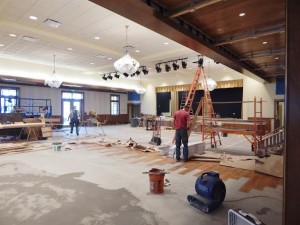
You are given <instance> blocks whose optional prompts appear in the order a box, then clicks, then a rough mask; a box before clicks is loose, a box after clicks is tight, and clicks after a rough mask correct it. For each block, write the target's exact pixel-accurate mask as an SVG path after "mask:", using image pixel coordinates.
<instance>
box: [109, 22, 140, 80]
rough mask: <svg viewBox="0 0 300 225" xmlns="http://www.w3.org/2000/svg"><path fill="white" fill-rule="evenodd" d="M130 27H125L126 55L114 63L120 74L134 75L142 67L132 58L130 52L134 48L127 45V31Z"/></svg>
mask: <svg viewBox="0 0 300 225" xmlns="http://www.w3.org/2000/svg"><path fill="white" fill-rule="evenodd" d="M128 27H129V26H128V25H125V28H126V46H125V47H124V48H125V55H124V56H123V57H122V58H120V59H118V60H117V61H116V62H115V63H114V67H115V69H116V70H117V71H118V72H120V73H123V74H124V73H127V74H133V73H135V72H136V71H137V70H138V68H139V67H140V63H139V62H138V61H136V60H135V59H133V58H131V57H130V55H129V52H128V49H129V48H132V46H129V45H128V43H127V31H128Z"/></svg>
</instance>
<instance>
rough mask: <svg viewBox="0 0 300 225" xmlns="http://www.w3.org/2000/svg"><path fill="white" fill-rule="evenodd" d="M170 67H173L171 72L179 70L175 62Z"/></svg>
mask: <svg viewBox="0 0 300 225" xmlns="http://www.w3.org/2000/svg"><path fill="white" fill-rule="evenodd" d="M172 66H173V70H178V69H179V65H178V64H177V61H176V62H173V63H172Z"/></svg>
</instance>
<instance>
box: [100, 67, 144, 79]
mask: <svg viewBox="0 0 300 225" xmlns="http://www.w3.org/2000/svg"><path fill="white" fill-rule="evenodd" d="M141 72H143V73H144V75H147V74H148V73H149V71H148V69H147V67H146V66H140V67H139V68H138V70H137V71H136V72H135V73H132V74H128V73H119V72H118V71H113V72H108V73H104V74H102V79H103V80H108V79H109V80H112V79H113V78H117V79H120V76H121V75H122V74H123V75H124V77H126V78H127V77H129V75H130V77H134V76H135V75H137V76H139V75H140V74H141Z"/></svg>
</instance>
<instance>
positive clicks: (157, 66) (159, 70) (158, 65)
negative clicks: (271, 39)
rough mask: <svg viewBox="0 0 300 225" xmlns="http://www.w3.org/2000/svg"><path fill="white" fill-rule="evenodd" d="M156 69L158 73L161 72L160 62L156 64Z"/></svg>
mask: <svg viewBox="0 0 300 225" xmlns="http://www.w3.org/2000/svg"><path fill="white" fill-rule="evenodd" d="M155 69H156V72H157V73H160V72H161V68H160V64H156V66H155Z"/></svg>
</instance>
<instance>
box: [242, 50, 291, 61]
mask: <svg viewBox="0 0 300 225" xmlns="http://www.w3.org/2000/svg"><path fill="white" fill-rule="evenodd" d="M284 54H285V49H284V48H281V49H269V50H264V51H256V52H249V53H247V54H244V55H243V56H242V57H241V58H240V60H247V59H249V60H250V59H255V58H260V57H266V56H278V55H284Z"/></svg>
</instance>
